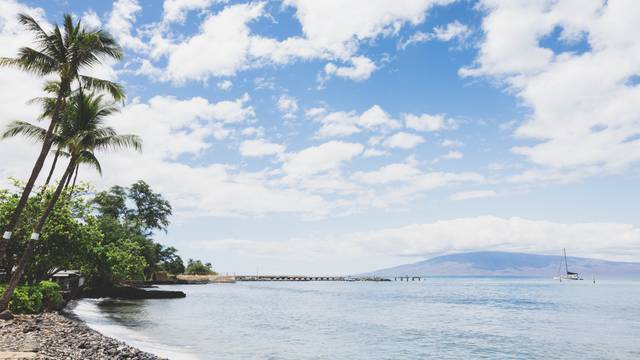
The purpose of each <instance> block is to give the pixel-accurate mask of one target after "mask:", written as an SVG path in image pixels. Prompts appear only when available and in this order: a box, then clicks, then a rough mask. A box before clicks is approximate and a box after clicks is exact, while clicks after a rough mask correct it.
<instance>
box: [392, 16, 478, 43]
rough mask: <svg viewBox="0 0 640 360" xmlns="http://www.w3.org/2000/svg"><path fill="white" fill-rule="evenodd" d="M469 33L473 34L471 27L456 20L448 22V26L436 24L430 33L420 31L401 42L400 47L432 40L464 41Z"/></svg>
mask: <svg viewBox="0 0 640 360" xmlns="http://www.w3.org/2000/svg"><path fill="white" fill-rule="evenodd" d="M469 35H471V30H470V29H469V27H468V26H467V25H465V24H462V23H461V22H459V21H457V20H456V21H454V22H451V23H448V24H447V26H436V27H434V28H433V31H432V32H430V33H425V32H423V31H418V32H416V33H415V34H413V35H411V37H409V39H407V40H406V41H401V42H399V43H398V48H400V49H405V48H406V47H407V46H410V45H413V44H417V43H421V42H427V41H431V40H440V41H451V40H454V39H458V40H459V41H463V40H464V39H466V38H467V37H468V36H469Z"/></svg>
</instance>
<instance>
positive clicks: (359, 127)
mask: <svg viewBox="0 0 640 360" xmlns="http://www.w3.org/2000/svg"><path fill="white" fill-rule="evenodd" d="M305 115H306V116H307V117H308V118H310V119H312V120H314V121H316V122H320V123H321V124H322V126H321V127H320V129H319V130H318V131H317V132H316V135H315V136H316V137H317V138H324V137H343V136H349V135H353V134H357V133H359V132H362V131H364V130H366V131H381V132H386V131H388V130H390V129H396V128H399V127H401V126H402V125H401V124H400V122H398V121H397V120H394V119H393V118H392V117H391V116H390V115H389V114H388V113H386V112H385V111H384V110H383V109H382V108H381V107H380V106H378V105H373V106H372V107H371V108H369V109H368V110H366V111H364V112H363V113H362V114H360V115H358V114H357V113H356V112H355V111H349V112H345V111H336V112H330V113H327V111H326V109H325V108H312V109H309V110H307V111H306V113H305ZM370 145H375V144H370Z"/></svg>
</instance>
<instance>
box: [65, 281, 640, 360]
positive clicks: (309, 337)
mask: <svg viewBox="0 0 640 360" xmlns="http://www.w3.org/2000/svg"><path fill="white" fill-rule="evenodd" d="M163 288H167V289H175V290H182V291H184V292H186V293H187V297H186V298H185V299H176V300H143V301H96V300H82V301H80V302H79V303H78V305H77V307H76V308H75V310H74V311H75V312H76V314H77V315H78V316H79V317H80V318H82V319H83V320H85V321H87V322H88V324H89V325H90V326H92V327H94V328H96V329H98V330H99V331H102V332H103V333H105V334H107V335H110V336H113V337H116V338H119V339H121V340H124V341H127V342H129V343H131V344H132V345H134V346H138V347H140V348H143V349H145V350H147V351H150V352H153V353H156V354H159V355H164V356H167V357H169V358H171V359H296V360H298V359H640V282H631V281H600V282H598V283H597V284H595V285H594V284H592V282H591V281H586V280H585V281H580V282H563V283H558V282H555V281H552V280H548V279H535V280H534V279H514V278H511V279H496V278H429V279H426V280H423V281H421V282H384V283H368V282H362V283H361V282H352V283H347V282H261V283H249V282H248V283H236V284H210V285H185V286H169V287H163Z"/></svg>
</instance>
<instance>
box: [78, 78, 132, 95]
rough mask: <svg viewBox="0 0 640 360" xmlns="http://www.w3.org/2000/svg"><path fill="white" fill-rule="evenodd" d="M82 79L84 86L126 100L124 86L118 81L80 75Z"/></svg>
mask: <svg viewBox="0 0 640 360" xmlns="http://www.w3.org/2000/svg"><path fill="white" fill-rule="evenodd" d="M80 80H81V82H82V86H83V87H85V88H87V89H90V90H94V91H101V92H106V93H108V94H109V95H111V97H112V98H113V99H114V100H115V101H124V99H125V97H126V95H125V92H124V88H123V87H122V85H120V84H118V83H116V82H112V81H109V80H103V79H98V78H94V77H91V76H86V75H80Z"/></svg>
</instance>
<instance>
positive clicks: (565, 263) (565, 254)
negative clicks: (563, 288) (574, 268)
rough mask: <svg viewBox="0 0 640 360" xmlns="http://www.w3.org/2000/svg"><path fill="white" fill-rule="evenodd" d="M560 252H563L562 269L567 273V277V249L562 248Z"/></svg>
mask: <svg viewBox="0 0 640 360" xmlns="http://www.w3.org/2000/svg"><path fill="white" fill-rule="evenodd" d="M562 251H563V252H564V269H565V271H566V272H567V275H569V265H567V249H565V248H563V249H562Z"/></svg>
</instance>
